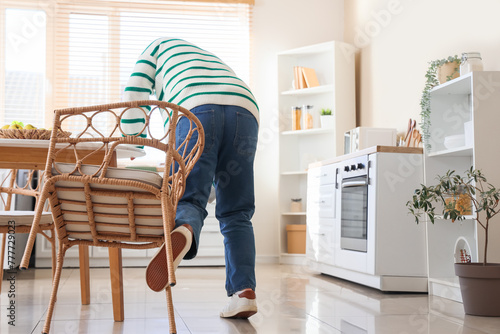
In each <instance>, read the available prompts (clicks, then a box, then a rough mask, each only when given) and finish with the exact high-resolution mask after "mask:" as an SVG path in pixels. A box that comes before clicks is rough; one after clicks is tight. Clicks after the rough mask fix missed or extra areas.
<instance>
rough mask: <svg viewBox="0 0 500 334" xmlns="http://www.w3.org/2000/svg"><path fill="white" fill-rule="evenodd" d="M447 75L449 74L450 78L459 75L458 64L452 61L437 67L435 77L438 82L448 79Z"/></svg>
mask: <svg viewBox="0 0 500 334" xmlns="http://www.w3.org/2000/svg"><path fill="white" fill-rule="evenodd" d="M449 76H451V79H455V78H458V77H459V76H460V64H458V63H456V62H454V61H452V62H450V63H446V64H444V65H442V66H440V67H439V68H438V70H437V77H438V81H439V83H440V84H442V83H445V82H446V81H448V79H447V77H449ZM451 79H450V80H451Z"/></svg>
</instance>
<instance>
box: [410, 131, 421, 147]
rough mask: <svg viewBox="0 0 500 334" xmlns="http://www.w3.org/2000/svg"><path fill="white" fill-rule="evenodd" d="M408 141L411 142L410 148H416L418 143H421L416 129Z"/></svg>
mask: <svg viewBox="0 0 500 334" xmlns="http://www.w3.org/2000/svg"><path fill="white" fill-rule="evenodd" d="M410 141H411V142H412V143H411V147H418V146H419V145H420V142H421V141H422V136H421V135H420V131H418V130H417V129H413V131H412V135H411V139H410Z"/></svg>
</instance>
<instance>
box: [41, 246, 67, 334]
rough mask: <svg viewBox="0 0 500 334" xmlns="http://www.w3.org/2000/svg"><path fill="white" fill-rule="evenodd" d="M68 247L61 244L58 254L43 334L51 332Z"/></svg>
mask: <svg viewBox="0 0 500 334" xmlns="http://www.w3.org/2000/svg"><path fill="white" fill-rule="evenodd" d="M65 253H66V247H64V246H63V245H62V244H59V251H58V252H57V264H56V273H55V275H54V278H53V279H52V292H51V294H50V302H49V308H48V309H47V316H46V317H45V324H44V325H43V332H42V333H43V334H48V333H49V331H50V322H51V321H52V314H53V312H54V306H55V304H56V300H57V290H58V289H59V281H60V280H61V272H62V267H63V262H64V254H65Z"/></svg>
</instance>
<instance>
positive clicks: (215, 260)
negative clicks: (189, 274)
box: [35, 202, 224, 268]
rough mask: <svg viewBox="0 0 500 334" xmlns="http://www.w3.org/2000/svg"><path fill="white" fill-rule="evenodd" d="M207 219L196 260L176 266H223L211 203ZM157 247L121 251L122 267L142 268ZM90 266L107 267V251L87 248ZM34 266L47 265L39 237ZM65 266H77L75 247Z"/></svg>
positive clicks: (46, 246)
mask: <svg viewBox="0 0 500 334" xmlns="http://www.w3.org/2000/svg"><path fill="white" fill-rule="evenodd" d="M207 211H208V216H207V218H206V219H205V223H204V224H205V225H204V227H203V229H202V231H201V234H200V245H199V248H198V254H197V256H196V258H194V259H192V260H189V261H182V262H181V264H180V266H223V265H224V243H223V237H222V234H221V233H220V230H219V222H218V221H217V219H216V218H215V202H214V203H211V204H208V205H207ZM157 251H158V248H152V249H122V261H123V266H125V267H145V266H147V265H148V263H149V261H150V259H151V258H152V257H153V256H154V255H155V254H156V252H157ZM89 257H90V260H89V262H90V266H91V267H107V266H109V255H108V249H107V248H103V247H89ZM35 265H36V267H39V268H44V267H45V268H47V267H50V266H51V265H52V263H51V248H50V243H49V242H48V241H47V239H45V238H44V237H42V236H41V235H38V236H37V240H36V262H35ZM64 266H65V267H79V262H78V247H71V248H70V249H69V250H68V251H67V252H66V256H65V258H64Z"/></svg>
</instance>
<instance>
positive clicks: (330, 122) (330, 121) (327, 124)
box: [320, 115, 335, 129]
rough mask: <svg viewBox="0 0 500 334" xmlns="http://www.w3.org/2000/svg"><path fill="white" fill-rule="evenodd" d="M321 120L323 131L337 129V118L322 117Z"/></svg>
mask: <svg viewBox="0 0 500 334" xmlns="http://www.w3.org/2000/svg"><path fill="white" fill-rule="evenodd" d="M320 119H321V128H322V129H332V128H334V127H335V117H333V116H332V115H321V116H320Z"/></svg>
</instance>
